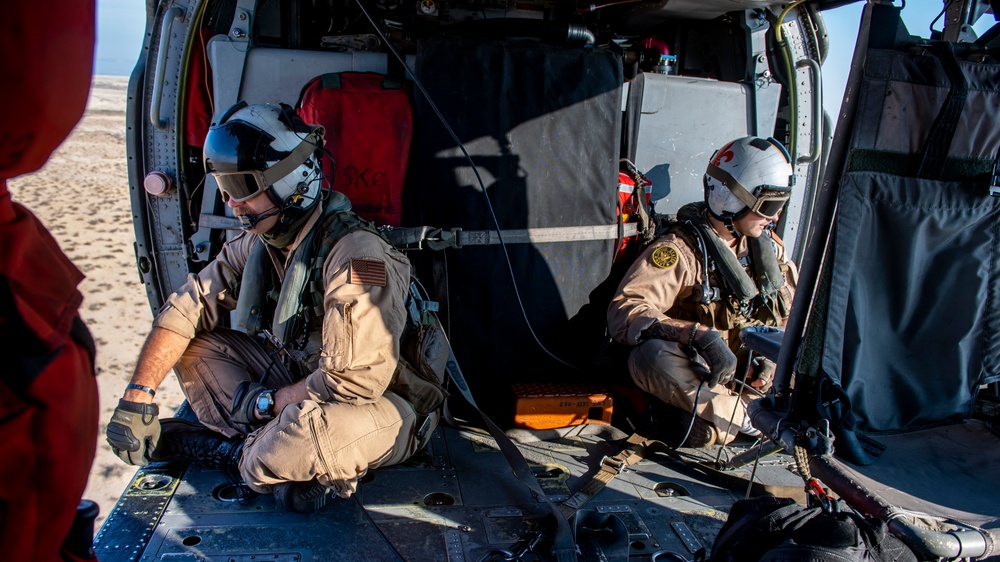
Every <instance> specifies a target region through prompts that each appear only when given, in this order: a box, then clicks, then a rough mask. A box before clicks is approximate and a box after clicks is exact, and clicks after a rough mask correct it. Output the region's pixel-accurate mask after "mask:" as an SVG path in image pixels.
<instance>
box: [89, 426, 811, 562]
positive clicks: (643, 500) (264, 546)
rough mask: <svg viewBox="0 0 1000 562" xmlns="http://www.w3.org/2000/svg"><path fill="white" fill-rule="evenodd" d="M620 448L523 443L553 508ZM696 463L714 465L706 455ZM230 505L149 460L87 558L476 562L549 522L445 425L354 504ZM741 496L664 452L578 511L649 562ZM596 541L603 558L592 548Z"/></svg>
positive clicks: (704, 543) (475, 444)
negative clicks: (612, 526) (602, 522)
mask: <svg viewBox="0 0 1000 562" xmlns="http://www.w3.org/2000/svg"><path fill="white" fill-rule="evenodd" d="M618 447H619V445H615V444H613V443H608V442H605V441H603V440H602V439H600V438H597V437H583V438H572V439H560V440H556V441H543V442H537V443H531V444H527V445H525V444H521V445H520V448H521V450H522V451H523V452H524V454H525V457H526V458H527V460H528V462H529V464H530V465H531V467H532V470H533V472H534V473H535V475H536V477H537V478H538V481H539V483H540V484H541V486H542V489H543V490H544V491H545V492H546V494H547V495H548V496H549V498H550V499H551V500H553V501H555V502H557V503H558V502H560V501H563V500H565V499H566V498H567V497H568V496H569V495H570V494H571V493H572V492H573V491H576V490H578V489H579V488H580V487H582V486H583V485H584V484H585V483H586V482H587V481H589V479H590V478H591V476H592V475H593V473H594V472H595V471H596V470H597V467H598V466H599V465H600V461H601V459H602V458H603V457H604V456H605V455H614V454H616V453H617V452H618V450H619V449H618ZM743 448H745V447H743ZM740 449H741V448H740V447H737V448H735V449H733V450H732V452H738V451H739V450H740ZM701 454H702V455H703V458H706V459H708V458H713V459H714V456H709V455H710V454H711V451H706V452H702V453H701ZM791 464H792V463H791V462H790V459H789V458H788V457H787V456H784V455H775V456H772V457H768V458H767V459H765V460H764V461H762V462H761V464H760V466H759V467H758V470H757V477H758V478H757V479H758V480H760V478H761V477H765V478H769V479H770V480H771V481H780V480H787V481H789V482H795V481H798V482H801V480H798V477H797V476H796V475H794V474H792V472H791V471H790V470H789V468H790V466H791ZM742 470H743V472H742V474H743V475H744V476H748V475H749V472H748V471H749V469H742ZM232 496H233V494H232V493H231V489H230V488H229V487H228V486H227V482H226V479H225V477H224V476H223V474H222V473H221V472H219V471H215V470H203V469H201V468H199V467H197V466H194V465H192V466H190V467H186V470H185V467H183V466H176V465H166V464H160V465H151V466H150V467H146V468H144V469H141V470H139V472H138V473H137V474H136V477H135V479H134V480H133V483H132V485H130V487H129V489H128V490H127V491H126V493H125V494H124V495H123V496H122V499H121V500H120V501H119V504H118V505H117V506H116V508H115V510H114V511H113V513H112V514H111V515H110V516H109V517H108V519H107V521H106V522H105V524H104V526H103V527H102V528H101V530H100V532H99V533H98V536H97V537H96V539H95V543H94V545H95V550H96V551H97V554H98V557H99V559H100V560H102V561H103V562H117V561H136V560H139V561H143V562H146V561H150V562H152V561H161V560H162V561H203V560H204V561H211V562H244V561H253V562H260V561H262V560H266V561H274V562H307V561H308V562H313V561H317V562H318V561H337V560H345V561H346V560H351V561H355V560H375V561H380V560H399V559H400V558H402V559H403V560H406V561H407V562H419V561H441V560H448V561H450V562H474V561H477V560H479V559H480V558H482V557H483V556H484V555H485V554H487V553H489V552H491V551H493V550H496V549H505V548H510V547H511V545H512V544H513V543H515V542H516V541H517V540H518V538H520V537H521V536H523V535H524V533H525V532H526V531H529V530H532V529H535V528H538V527H540V526H541V527H544V525H545V516H546V514H547V510H546V508H545V506H544V504H541V503H538V502H535V501H534V499H533V498H532V497H531V495H530V493H529V492H528V491H527V489H525V487H524V486H523V485H522V484H521V483H520V482H519V481H518V480H517V479H516V478H515V477H514V476H513V474H512V471H511V469H510V467H509V466H508V465H507V463H506V461H505V460H504V458H503V455H502V454H501V453H500V452H498V451H497V450H496V448H495V446H494V445H493V443H492V441H491V440H490V439H489V438H484V437H481V436H479V435H475V434H468V433H462V432H459V431H457V430H454V429H451V428H439V429H438V430H437V431H436V432H435V433H434V436H433V438H432V439H431V442H430V444H429V445H428V447H427V448H426V449H425V450H424V451H422V452H421V453H420V454H418V455H417V456H416V457H414V458H413V459H411V460H410V461H408V462H407V463H405V464H402V465H398V466H394V467H389V468H385V469H379V470H375V471H372V472H370V473H369V474H368V475H366V477H365V478H364V479H363V480H362V482H361V484H360V485H359V488H358V493H357V494H356V496H355V498H353V499H341V498H335V499H334V500H333V501H332V502H330V504H328V505H327V507H325V508H324V509H323V510H321V511H320V512H319V513H315V514H310V515H304V514H298V513H290V512H286V511H284V510H283V509H281V508H280V507H278V506H277V505H276V504H275V502H274V500H273V498H272V497H271V496H266V495H265V496H260V497H257V498H254V499H253V500H252V501H251V502H250V503H249V505H240V504H239V503H236V502H235V501H232V499H233V498H232ZM740 497H743V493H742V492H738V491H731V490H728V489H725V488H722V487H720V486H718V485H716V484H715V483H713V482H711V481H709V480H707V479H706V477H705V476H704V475H702V474H699V473H698V472H696V471H694V470H692V469H690V468H689V467H687V466H685V465H684V464H683V463H681V462H679V461H677V460H674V459H672V458H671V457H669V456H666V455H662V454H659V455H654V456H653V458H652V459H646V460H643V461H642V462H640V463H638V464H636V465H633V466H632V467H629V468H628V469H626V470H624V471H623V472H622V473H621V474H620V475H619V476H618V477H617V478H615V479H614V480H613V481H612V482H611V483H610V484H609V485H608V486H607V487H606V488H605V489H604V490H602V491H601V492H600V493H599V494H598V495H597V496H595V497H594V498H593V499H592V500H591V501H590V502H589V503H587V504H586V505H585V506H584V509H586V510H592V511H593V512H595V513H597V514H599V515H602V516H608V515H614V516H615V518H616V520H618V521H620V522H621V524H623V525H624V529H626V530H627V533H628V551H629V559H630V560H634V561H642V560H649V559H651V557H652V555H653V553H655V552H658V551H670V552H676V553H678V554H680V555H682V556H684V557H685V558H687V559H692V558H693V554H694V553H695V552H696V551H697V550H698V549H700V548H702V547H704V548H706V549H707V548H709V547H710V546H711V544H712V541H713V540H714V538H715V535H716V534H717V533H718V531H719V529H720V528H721V526H722V524H723V522H724V521H725V519H726V516H727V513H728V510H729V507H730V506H731V505H732V503H733V502H734V501H735V500H736V499H738V498H740ZM361 505H364V510H362V508H361ZM592 542H594V545H596V546H594V548H595V549H597V550H600V548H601V546H600V545H598V544H597V543H598V542H599V541H596V539H595V541H592ZM548 550H549V546H548V545H547V544H545V543H544V542H543V543H541V544H540V545H539V548H538V549H537V551H538V552H539V557H538V558H537V559H538V560H546V559H548V557H547V553H548ZM529 559H530V558H529Z"/></svg>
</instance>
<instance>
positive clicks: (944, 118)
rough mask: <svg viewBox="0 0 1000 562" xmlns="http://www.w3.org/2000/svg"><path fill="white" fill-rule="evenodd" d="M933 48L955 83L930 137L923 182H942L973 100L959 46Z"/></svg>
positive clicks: (944, 45) (922, 165) (920, 173)
mask: <svg viewBox="0 0 1000 562" xmlns="http://www.w3.org/2000/svg"><path fill="white" fill-rule="evenodd" d="M933 46H934V48H935V50H936V51H938V54H939V58H940V61H941V66H943V67H944V71H945V74H947V75H948V80H950V81H951V91H950V92H948V98H947V99H946V100H945V102H944V106H943V107H942V108H941V112H940V113H938V116H937V118H936V119H935V120H934V125H933V126H932V127H931V131H930V133H929V134H928V136H927V144H926V145H924V152H923V160H922V161H921V163H920V170H919V171H918V172H917V175H918V177H921V178H927V179H932V180H936V179H941V173H942V172H943V170H944V164H945V160H946V159H947V157H948V149H949V148H951V141H952V140H953V139H954V137H955V130H956V129H957V128H958V122H959V121H960V120H961V118H962V110H963V109H965V102H966V100H967V99H968V97H969V83H968V81H966V79H965V73H964V72H962V66H961V64H960V63H959V62H958V57H957V56H956V55H955V46H954V45H952V44H951V43H947V42H946V43H934V45H933Z"/></svg>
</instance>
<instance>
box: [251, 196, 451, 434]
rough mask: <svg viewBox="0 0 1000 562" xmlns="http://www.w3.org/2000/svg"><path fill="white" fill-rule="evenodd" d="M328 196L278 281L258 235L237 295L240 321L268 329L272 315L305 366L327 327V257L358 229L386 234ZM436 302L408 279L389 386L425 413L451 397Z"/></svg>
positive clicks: (275, 336) (278, 337) (281, 340)
mask: <svg viewBox="0 0 1000 562" xmlns="http://www.w3.org/2000/svg"><path fill="white" fill-rule="evenodd" d="M330 195H331V198H330V199H329V200H328V201H327V202H326V207H325V208H324V210H323V214H322V216H320V218H319V220H318V222H317V223H316V225H314V226H313V228H312V230H311V231H310V232H309V234H307V235H306V238H305V239H304V240H303V241H302V243H301V245H300V247H299V249H298V250H296V252H295V257H294V259H293V260H292V263H291V264H290V266H289V268H288V270H287V271H286V272H285V280H284V283H279V281H278V279H277V274H276V273H275V270H274V266H273V264H272V263H271V258H270V256H269V253H268V251H267V248H266V247H265V246H266V244H265V243H264V242H263V241H262V240H260V241H258V242H257V243H256V244H255V245H254V247H253V249H252V250H251V251H250V256H249V257H248V258H247V264H246V267H245V269H244V272H243V279H242V280H241V283H240V290H239V293H240V294H239V298H238V300H237V307H236V318H237V322H238V323H239V325H240V326H243V327H244V328H245V329H246V330H247V332H248V333H250V334H257V333H260V332H262V331H263V325H264V321H265V319H266V318H268V317H271V334H272V335H271V336H270V337H269V339H270V340H271V341H272V343H273V344H275V345H277V346H280V347H283V348H284V349H285V351H286V352H287V355H288V357H290V358H291V360H292V361H295V362H297V363H299V365H298V367H299V371H300V372H303V371H304V370H303V369H302V366H301V361H303V360H304V359H305V356H304V353H302V350H303V349H304V348H305V345H306V342H307V339H308V337H309V334H310V333H314V332H317V331H322V322H323V315H324V314H325V310H324V308H323V297H324V294H325V292H326V284H325V281H324V279H323V264H324V263H325V262H326V258H327V257H329V255H330V252H331V251H332V250H333V248H334V246H336V245H337V243H338V242H339V241H340V239H341V238H343V237H344V236H346V235H347V234H350V233H351V232H355V231H357V230H364V231H366V232H370V233H372V234H374V235H375V236H378V237H379V238H381V239H382V240H386V239H385V236H384V235H383V234H382V233H381V232H380V231H379V230H378V229H377V228H376V227H375V225H373V224H372V223H370V222H368V221H366V220H364V219H362V218H360V217H359V216H357V215H356V214H354V213H353V212H352V211H351V203H350V201H349V200H348V199H347V198H346V197H345V196H344V195H343V194H341V193H339V192H336V191H332V192H330ZM386 243H388V241H386ZM436 304H437V303H434V302H432V301H430V300H428V299H426V298H424V297H423V295H422V294H421V293H420V292H419V290H418V288H417V283H416V281H415V280H411V283H410V288H409V294H408V295H407V299H406V306H407V321H406V328H405V330H404V333H403V336H402V338H401V341H400V358H399V365H398V366H397V368H396V372H395V374H394V375H393V380H392V382H390V384H389V390H391V391H393V392H395V393H396V394H398V395H400V396H401V397H403V398H404V399H405V400H407V401H408V402H410V403H411V404H412V405H413V408H414V410H416V411H417V413H418V414H421V415H426V414H429V413H430V412H433V411H434V410H436V409H437V408H439V407H440V406H441V404H443V403H444V400H445V399H446V398H447V397H448V392H447V390H446V389H445V386H446V380H447V379H446V370H445V366H446V363H447V359H448V347H447V340H446V339H445V337H444V334H443V332H441V329H440V327H439V326H438V325H437V324H436V323H434V322H433V321H432V318H431V317H430V316H429V314H428V312H432V311H434V310H436Z"/></svg>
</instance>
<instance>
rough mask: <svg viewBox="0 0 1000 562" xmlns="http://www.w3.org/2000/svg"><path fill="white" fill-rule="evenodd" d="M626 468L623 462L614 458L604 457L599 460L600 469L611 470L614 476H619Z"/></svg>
mask: <svg viewBox="0 0 1000 562" xmlns="http://www.w3.org/2000/svg"><path fill="white" fill-rule="evenodd" d="M626 466H628V465H626V464H625V461H623V460H621V459H618V458H615V457H609V456H607V455H604V458H602V459H601V468H604V467H608V468H610V469H611V470H613V471H614V472H615V474H621V473H622V471H623V470H625V467H626Z"/></svg>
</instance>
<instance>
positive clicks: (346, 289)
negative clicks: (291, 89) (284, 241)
mask: <svg viewBox="0 0 1000 562" xmlns="http://www.w3.org/2000/svg"><path fill="white" fill-rule="evenodd" d="M337 195H339V194H335V196H337ZM319 207H320V206H317V209H316V211H314V213H313V215H312V216H311V217H310V218H309V220H308V222H307V223H306V224H305V225H304V226H303V228H302V230H301V231H300V232H299V233H298V235H297V236H296V238H295V240H294V241H293V242H292V244H291V245H290V247H289V249H288V250H285V251H279V250H277V249H275V248H272V247H270V246H266V249H267V251H268V252H269V253H270V256H271V261H272V263H273V265H274V267H275V270H276V272H277V274H278V277H279V278H280V279H281V280H282V282H285V281H286V278H285V274H286V271H287V270H288V269H289V267H290V266H291V264H292V263H293V261H294V260H295V258H296V251H297V250H298V249H299V247H300V245H301V244H302V242H303V240H304V239H305V238H306V236H307V235H308V233H309V232H310V230H311V229H313V228H318V222H319V221H318V219H319V217H320V214H321V212H320V209H319ZM256 240H257V236H255V235H250V234H241V235H239V236H237V237H236V238H235V239H233V240H232V241H230V242H229V243H227V244H226V245H225V246H224V247H223V249H222V251H221V252H220V253H219V255H218V257H216V259H215V260H214V261H213V262H212V263H210V264H209V265H208V266H206V268H205V269H203V270H202V271H201V272H199V273H198V274H197V275H191V276H189V278H188V281H187V283H186V284H185V285H184V286H183V287H181V288H180V289H179V290H178V291H177V292H175V293H174V294H172V295H171V296H170V297H169V299H168V300H167V303H166V304H165V305H164V307H163V308H162V309H161V311H160V313H159V314H158V315H157V317H156V319H155V320H154V325H155V326H159V327H161V328H165V329H168V330H170V331H172V332H175V333H177V334H180V335H182V336H185V337H188V338H193V339H192V341H191V343H190V345H189V347H188V349H187V351H186V352H185V353H184V356H183V357H182V358H181V360H180V361H179V362H178V364H177V366H176V367H175V370H176V372H177V374H178V376H179V378H180V381H181V386H182V388H183V390H184V393H185V395H186V397H187V399H188V401H189V402H190V404H191V407H192V409H193V410H194V412H195V413H196V414H197V416H198V419H199V420H200V421H201V422H202V423H203V424H205V425H206V426H208V427H210V428H211V429H214V430H216V431H218V432H221V433H223V434H225V435H227V436H234V435H241V434H246V433H248V432H250V433H249V437H248V439H247V441H246V442H245V446H244V449H243V455H242V458H241V461H240V472H241V474H242V476H243V478H244V480H245V481H246V483H247V484H248V485H249V486H250V487H251V488H253V489H254V490H256V491H258V492H262V493H267V492H270V491H271V487H272V486H273V485H275V484H279V483H282V482H285V481H296V482H305V481H309V480H311V479H313V478H316V479H318V481H319V482H320V483H322V484H325V485H327V486H330V487H332V488H334V490H335V491H336V492H337V493H338V494H339V495H341V496H348V495H350V494H351V493H353V492H354V490H355V489H356V485H357V481H358V479H359V478H360V477H361V476H363V475H364V474H365V472H366V471H367V470H368V469H370V468H377V467H379V466H386V465H391V464H395V463H398V462H401V461H403V460H405V459H406V458H407V457H409V456H410V455H411V454H413V453H414V452H415V451H416V450H417V449H418V447H419V445H420V444H419V443H418V442H417V441H418V439H417V435H416V433H417V429H418V427H417V425H418V421H422V420H419V419H418V416H417V414H416V413H415V411H414V409H413V407H412V406H411V405H410V404H409V403H408V402H407V401H406V400H404V399H403V398H402V397H400V396H399V395H397V394H395V393H393V392H391V391H388V390H387V388H388V387H389V385H390V383H391V382H392V381H393V375H394V373H395V371H396V368H397V363H398V362H399V353H400V347H399V346H400V344H399V340H400V335H401V334H402V332H403V329H404V325H405V322H406V309H405V299H406V295H407V290H408V287H409V279H410V277H409V275H410V264H409V261H408V260H407V258H406V257H405V256H404V255H403V254H402V253H400V252H398V251H397V250H395V249H394V248H392V247H391V246H390V245H389V244H387V243H386V242H385V241H384V240H383V239H382V238H380V237H379V236H377V235H375V234H373V233H371V232H367V231H364V230H355V231H353V232H350V233H348V234H346V235H345V236H343V237H342V238H341V239H340V240H339V241H338V242H337V243H336V245H335V246H334V247H333V249H332V250H331V251H330V254H329V255H328V256H327V258H326V260H325V262H324V264H323V271H322V273H323V281H324V283H325V291H324V292H323V311H324V316H323V319H322V330H311V331H310V332H309V333H308V339H307V342H306V344H305V346H304V347H303V349H302V350H301V356H300V358H301V360H300V361H293V362H292V363H297V365H293V368H292V369H289V368H287V367H286V366H285V365H284V363H283V361H282V358H281V357H280V356H278V354H277V353H276V352H275V351H274V349H273V348H268V347H267V346H266V345H265V344H264V343H263V341H264V340H263V339H262V338H260V337H251V336H249V335H247V334H245V333H243V332H239V331H236V330H229V329H225V328H217V326H218V325H219V322H220V320H221V319H222V317H223V315H226V314H228V313H229V311H231V310H233V309H234V308H236V305H237V303H236V299H234V291H235V290H236V289H237V287H238V283H239V281H240V280H241V277H242V275H243V273H244V268H245V267H246V265H247V261H248V256H249V255H250V253H251V248H252V246H253V244H254V243H255V242H256ZM265 325H267V324H265ZM296 367H298V369H297V368H296ZM295 370H300V371H301V372H300V374H298V375H296V374H293V371H295ZM265 372H266V373H268V375H267V378H266V380H265V382H264V384H265V386H267V387H269V388H280V387H283V386H286V385H290V384H292V383H294V382H296V381H297V380H298V379H300V378H303V377H304V378H305V380H306V386H307V389H308V393H309V400H306V401H304V402H302V403H299V404H291V405H289V406H287V407H286V408H285V409H284V410H283V411H282V412H280V414H278V413H277V412H276V414H278V416H277V417H276V418H275V419H274V420H271V421H270V422H269V423H267V424H266V425H265V426H264V427H262V428H259V429H257V430H253V428H250V427H248V426H245V425H243V424H240V423H238V422H235V421H233V420H232V419H231V416H230V411H231V409H232V404H233V393H234V391H235V390H236V387H237V385H239V383H240V382H241V381H245V380H250V381H257V382H259V381H260V380H261V377H262V376H263V375H264V373H265ZM435 421H436V420H435Z"/></svg>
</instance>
